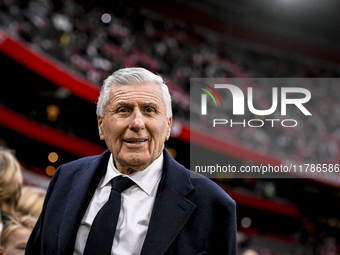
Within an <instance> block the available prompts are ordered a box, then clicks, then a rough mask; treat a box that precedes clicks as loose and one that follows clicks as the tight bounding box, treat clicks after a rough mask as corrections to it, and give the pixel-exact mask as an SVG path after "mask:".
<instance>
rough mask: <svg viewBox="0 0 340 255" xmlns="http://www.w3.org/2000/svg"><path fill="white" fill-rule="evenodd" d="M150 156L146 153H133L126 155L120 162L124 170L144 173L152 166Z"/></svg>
mask: <svg viewBox="0 0 340 255" xmlns="http://www.w3.org/2000/svg"><path fill="white" fill-rule="evenodd" d="M149 158H150V155H148V154H145V153H133V154H130V155H124V157H122V158H121V159H120V160H119V162H120V163H121V165H122V166H123V167H124V168H131V169H133V170H135V171H142V170H144V169H145V168H147V167H148V166H149V165H150V162H151V161H150V160H149Z"/></svg>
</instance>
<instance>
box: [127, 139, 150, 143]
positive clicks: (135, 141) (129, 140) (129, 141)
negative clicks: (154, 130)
mask: <svg viewBox="0 0 340 255" xmlns="http://www.w3.org/2000/svg"><path fill="white" fill-rule="evenodd" d="M147 140H148V139H141V140H136V139H124V140H123V141H124V142H126V143H142V142H146V141H147Z"/></svg>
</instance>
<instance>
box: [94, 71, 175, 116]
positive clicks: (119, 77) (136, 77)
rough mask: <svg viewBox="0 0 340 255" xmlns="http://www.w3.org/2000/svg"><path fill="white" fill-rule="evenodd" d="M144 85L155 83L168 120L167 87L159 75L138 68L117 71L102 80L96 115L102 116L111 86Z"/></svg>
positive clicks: (169, 101)
mask: <svg viewBox="0 0 340 255" xmlns="http://www.w3.org/2000/svg"><path fill="white" fill-rule="evenodd" d="M145 83H155V84H157V85H158V86H159V88H160V89H161V91H162V95H163V100H164V104H165V109H166V117H167V118H168V119H169V118H170V117H171V116H172V110H171V95H170V93H169V89H168V86H167V85H165V83H164V81H163V78H162V77H161V76H160V75H156V74H153V73H152V72H150V71H148V70H146V69H144V68H140V67H133V68H123V69H119V70H117V71H115V72H114V73H112V74H111V75H110V76H109V77H107V78H106V80H104V82H103V86H102V88H101V91H100V95H99V98H98V103H97V111H96V113H97V115H98V116H100V117H103V116H104V114H105V107H106V104H107V102H108V101H109V98H110V90H111V86H112V85H114V84H116V85H134V84H145Z"/></svg>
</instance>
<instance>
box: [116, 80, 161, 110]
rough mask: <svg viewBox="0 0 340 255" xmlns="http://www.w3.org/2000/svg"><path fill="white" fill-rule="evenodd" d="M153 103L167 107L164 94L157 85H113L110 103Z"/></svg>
mask: <svg viewBox="0 0 340 255" xmlns="http://www.w3.org/2000/svg"><path fill="white" fill-rule="evenodd" d="M118 101H119V102H130V103H133V102H153V103H157V104H160V105H162V106H164V107H165V102H164V98H163V93H162V90H161V88H160V87H159V85H158V84H156V83H140V84H139V83H137V84H113V85H112V86H111V89H110V97H109V103H114V102H118Z"/></svg>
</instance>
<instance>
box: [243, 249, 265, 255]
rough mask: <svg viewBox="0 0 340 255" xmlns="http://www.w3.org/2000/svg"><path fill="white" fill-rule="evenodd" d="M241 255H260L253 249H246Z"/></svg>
mask: <svg viewBox="0 0 340 255" xmlns="http://www.w3.org/2000/svg"><path fill="white" fill-rule="evenodd" d="M241 255H261V253H260V252H259V251H257V250H254V249H250V248H249V249H246V250H244V251H243V252H242V253H241Z"/></svg>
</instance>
